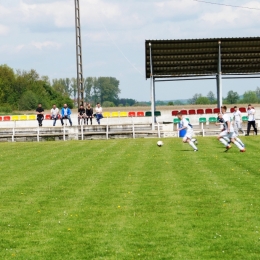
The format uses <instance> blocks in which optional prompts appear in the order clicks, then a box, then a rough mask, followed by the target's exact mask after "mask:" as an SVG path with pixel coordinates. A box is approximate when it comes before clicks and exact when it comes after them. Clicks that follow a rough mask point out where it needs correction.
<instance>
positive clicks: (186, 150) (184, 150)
mask: <svg viewBox="0 0 260 260" xmlns="http://www.w3.org/2000/svg"><path fill="white" fill-rule="evenodd" d="M179 151H182V152H194V151H193V150H190V149H189V150H188V149H182V150H179Z"/></svg>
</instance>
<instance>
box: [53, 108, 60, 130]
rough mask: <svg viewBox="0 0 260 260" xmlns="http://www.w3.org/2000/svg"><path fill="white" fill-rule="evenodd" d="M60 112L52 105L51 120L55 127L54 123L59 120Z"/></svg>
mask: <svg viewBox="0 0 260 260" xmlns="http://www.w3.org/2000/svg"><path fill="white" fill-rule="evenodd" d="M59 114H60V110H59V109H58V108H57V107H56V105H55V104H53V105H52V109H51V119H52V120H53V126H55V125H56V121H57V119H58V118H59Z"/></svg>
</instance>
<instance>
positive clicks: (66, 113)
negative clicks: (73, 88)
mask: <svg viewBox="0 0 260 260" xmlns="http://www.w3.org/2000/svg"><path fill="white" fill-rule="evenodd" d="M70 116H71V110H70V108H69V107H68V105H67V104H64V105H63V108H62V109H61V119H60V121H61V124H62V125H64V123H63V120H64V119H68V120H69V122H70V126H72V121H71V118H70Z"/></svg>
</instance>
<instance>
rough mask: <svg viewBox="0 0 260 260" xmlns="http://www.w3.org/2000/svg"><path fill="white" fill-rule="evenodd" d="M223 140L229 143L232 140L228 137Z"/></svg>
mask: <svg viewBox="0 0 260 260" xmlns="http://www.w3.org/2000/svg"><path fill="white" fill-rule="evenodd" d="M222 138H223V139H225V140H226V141H227V142H228V143H229V142H230V139H229V138H228V137H226V136H225V137H222Z"/></svg>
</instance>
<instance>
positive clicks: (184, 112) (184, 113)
mask: <svg viewBox="0 0 260 260" xmlns="http://www.w3.org/2000/svg"><path fill="white" fill-rule="evenodd" d="M180 112H181V114H182V115H188V112H187V110H184V109H183V110H181V111H180Z"/></svg>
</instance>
